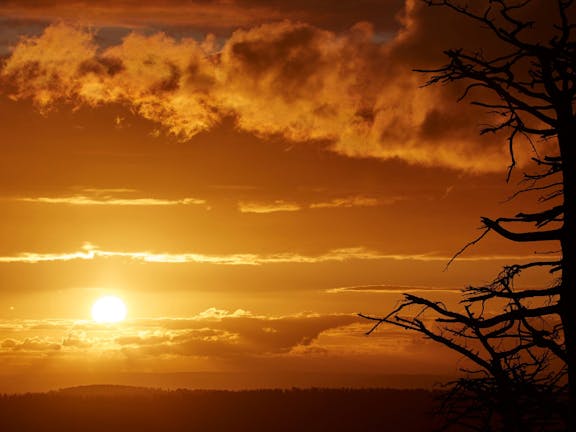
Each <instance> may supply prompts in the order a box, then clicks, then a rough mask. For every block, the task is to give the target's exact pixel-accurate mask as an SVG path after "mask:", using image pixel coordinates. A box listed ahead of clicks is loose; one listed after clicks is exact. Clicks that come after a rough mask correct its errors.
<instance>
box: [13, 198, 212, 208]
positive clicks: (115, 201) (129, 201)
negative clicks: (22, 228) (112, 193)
mask: <svg viewBox="0 0 576 432" xmlns="http://www.w3.org/2000/svg"><path fill="white" fill-rule="evenodd" d="M16 201H21V202H29V203H38V204H66V205H81V206H145V207H154V206H177V205H205V204H206V201H205V200H201V199H196V198H182V199H176V200H170V199H160V198H111V197H90V196H85V195H72V196H64V197H25V198H16Z"/></svg>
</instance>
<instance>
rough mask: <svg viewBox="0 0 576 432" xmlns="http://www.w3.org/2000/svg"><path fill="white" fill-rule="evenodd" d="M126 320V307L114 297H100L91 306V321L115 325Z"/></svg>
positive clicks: (120, 300)
mask: <svg viewBox="0 0 576 432" xmlns="http://www.w3.org/2000/svg"><path fill="white" fill-rule="evenodd" d="M125 318H126V305H125V304H124V302H123V301H122V299H120V298H118V297H114V296H104V297H100V298H99V299H98V300H96V301H95V302H94V304H93V305H92V319H93V320H94V321H96V322H97V323H102V324H107V323H117V322H120V321H124V319H125Z"/></svg>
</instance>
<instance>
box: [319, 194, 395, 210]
mask: <svg viewBox="0 0 576 432" xmlns="http://www.w3.org/2000/svg"><path fill="white" fill-rule="evenodd" d="M400 200H401V198H389V199H382V198H373V197H364V196H350V197H344V198H334V199H331V200H329V201H323V202H318V203H312V204H310V208H313V209H315V208H318V209H321V208H340V207H341V208H352V207H377V206H380V205H386V204H392V203H394V202H396V201H400Z"/></svg>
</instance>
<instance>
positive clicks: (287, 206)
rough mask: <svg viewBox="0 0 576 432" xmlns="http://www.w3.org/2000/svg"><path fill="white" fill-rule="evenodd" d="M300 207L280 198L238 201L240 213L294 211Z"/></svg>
mask: <svg viewBox="0 0 576 432" xmlns="http://www.w3.org/2000/svg"><path fill="white" fill-rule="evenodd" d="M301 209H302V207H301V206H300V205H299V204H296V203H292V202H287V201H282V200H276V201H272V202H256V201H240V202H239V203H238V210H240V212H241V213H276V212H295V211H298V210H301Z"/></svg>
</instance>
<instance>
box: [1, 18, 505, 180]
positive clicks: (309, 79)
mask: <svg viewBox="0 0 576 432" xmlns="http://www.w3.org/2000/svg"><path fill="white" fill-rule="evenodd" d="M409 22H410V21H409V20H406V23H409ZM414 31H415V30H413V29H412V27H410V26H409V25H408V24H406V27H405V28H404V29H403V30H402V31H401V32H399V33H398V35H396V37H395V38H392V39H391V40H390V41H386V42H381V41H378V40H377V38H376V35H375V33H374V30H373V29H372V26H371V25H370V24H367V23H360V24H357V25H355V26H353V27H352V28H351V29H350V30H348V31H346V32H342V33H335V32H332V31H327V30H323V29H320V28H317V27H314V26H311V25H307V24H303V23H294V22H289V21H283V22H276V23H271V24H264V25H260V26H256V27H252V28H249V29H245V30H237V31H235V32H234V33H233V34H232V35H231V36H230V37H229V38H228V39H227V40H226V41H225V42H224V43H222V44H220V43H217V42H216V40H215V38H214V37H213V36H211V35H208V36H206V38H205V39H204V40H203V41H197V40H194V39H181V40H176V39H173V38H171V37H168V36H167V35H165V34H163V33H157V34H153V35H150V36H145V35H142V34H138V33H131V34H129V35H128V36H126V37H125V38H124V39H123V40H122V42H121V43H120V44H117V45H112V46H109V47H99V46H98V45H97V44H96V41H95V34H93V32H91V31H89V30H86V29H83V28H80V27H75V26H71V25H66V24H54V25H51V26H49V27H47V28H46V29H45V30H44V33H43V34H42V35H40V36H38V37H25V38H23V39H21V41H20V42H19V43H18V44H17V45H16V46H15V47H14V49H13V51H12V53H11V55H10V56H9V58H8V59H7V60H6V62H5V64H4V66H3V68H2V71H1V77H2V82H3V87H5V91H6V92H7V93H8V94H9V95H10V97H12V98H14V99H31V100H33V101H34V103H35V104H36V105H37V106H38V107H39V109H40V110H42V111H43V112H48V111H50V110H51V109H53V108H54V107H57V106H59V105H60V104H62V103H66V104H71V105H72V106H80V105H88V106H99V105H103V104H110V103H120V104H125V105H127V106H128V107H130V108H131V109H132V110H133V111H135V112H137V113H139V114H140V115H141V116H143V117H144V118H146V119H150V120H152V121H155V122H157V123H159V124H161V125H163V126H164V127H165V129H166V130H167V131H168V132H169V133H171V134H174V135H178V136H180V137H182V138H183V139H189V138H191V137H193V136H194V135H196V134H197V133H199V132H201V131H205V130H208V129H210V128H213V127H214V126H215V125H217V124H218V123H219V122H220V121H221V120H222V119H223V118H224V117H232V118H234V119H235V121H236V124H237V127H239V128H240V129H242V130H245V131H249V132H251V133H255V134H258V135H264V136H270V135H281V136H284V137H286V138H287V139H290V140H295V141H310V140H322V141H329V142H331V143H332V149H333V150H334V151H336V152H338V153H341V154H344V155H347V156H351V157H375V158H383V159H389V158H400V159H403V160H406V161H408V162H411V163H418V164H426V165H444V166H450V167H456V168H461V169H473V170H494V169H500V167H501V166H502V164H500V163H496V164H494V161H497V162H502V160H503V157H504V156H503V155H502V153H501V152H500V151H495V150H494V147H490V146H488V147H487V146H485V145H481V144H480V143H479V142H477V141H476V139H475V138H474V136H475V134H476V131H475V130H474V129H475V123H472V124H471V123H470V122H469V121H468V119H467V117H466V115H465V114H462V113H461V111H462V110H459V111H453V112H452V111H446V110H447V109H448V108H446V107H444V106H443V105H444V104H443V101H444V100H445V95H443V93H442V91H441V90H440V89H437V88H426V89H420V88H419V85H420V84H421V81H422V79H423V78H422V77H421V76H418V75H417V74H413V73H410V72H409V70H410V68H411V67H412V66H413V65H409V64H405V63H403V62H404V61H405V60H403V59H401V58H400V57H401V56H400V54H399V53H401V52H402V44H404V43H406V40H407V39H409V37H408V36H410V34H411V33H410V32H414Z"/></svg>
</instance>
